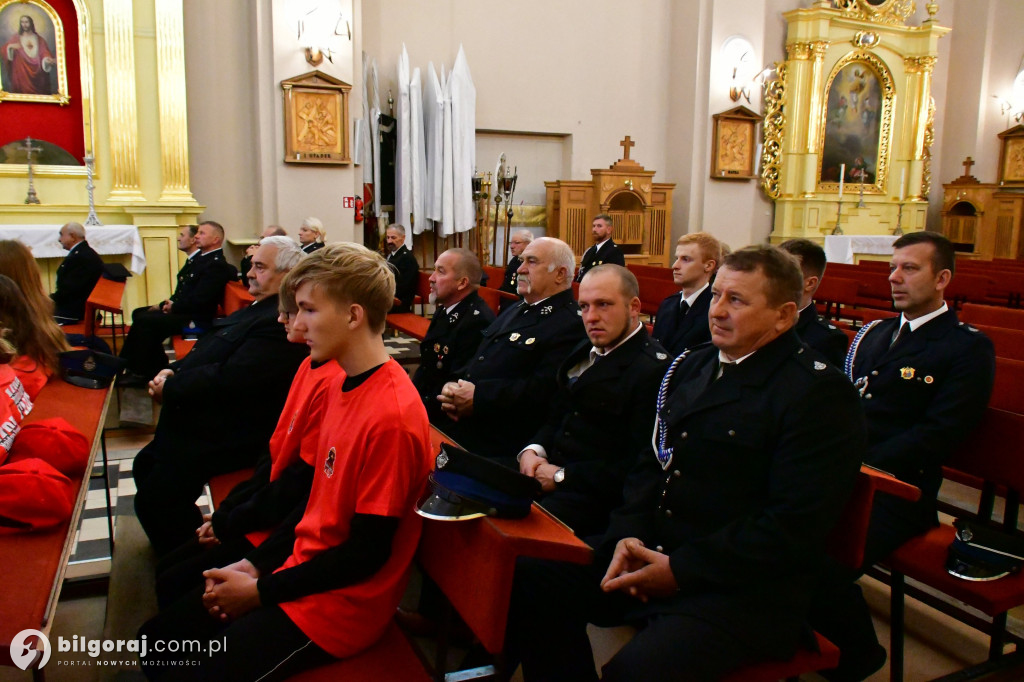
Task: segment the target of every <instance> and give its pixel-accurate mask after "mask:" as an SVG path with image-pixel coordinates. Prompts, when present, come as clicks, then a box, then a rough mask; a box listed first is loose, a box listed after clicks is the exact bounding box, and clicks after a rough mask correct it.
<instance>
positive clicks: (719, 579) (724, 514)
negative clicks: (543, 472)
mask: <svg viewBox="0 0 1024 682" xmlns="http://www.w3.org/2000/svg"><path fill="white" fill-rule="evenodd" d="M801 282H802V278H801V276H800V271H799V269H798V268H797V267H796V264H795V263H794V262H793V260H792V259H791V258H790V257H789V256H787V255H786V254H784V253H782V252H781V251H779V250H778V249H774V248H765V247H749V248H746V249H742V250H740V251H737V252H736V253H733V254H731V255H729V256H727V257H726V258H725V260H724V264H723V266H722V268H721V269H720V270H719V272H718V275H717V278H716V279H715V282H714V283H713V284H712V292H713V293H712V303H711V309H710V321H711V340H712V344H713V345H704V346H700V347H698V348H695V349H691V350H690V352H689V353H684V354H683V355H681V356H679V357H678V358H676V360H675V361H674V362H673V363H672V365H671V366H670V368H669V370H668V372H667V373H666V375H665V378H664V380H663V382H662V386H661V389H660V391H659V396H658V402H657V417H656V420H655V431H654V438H653V441H654V449H653V450H648V451H647V452H646V453H645V454H644V455H643V456H642V457H641V459H640V460H639V461H638V463H637V465H636V467H634V469H633V471H632V472H630V477H629V479H628V482H627V486H626V489H625V492H624V499H625V503H624V505H623V506H622V507H620V508H619V509H617V510H616V511H615V512H614V513H613V514H612V518H611V522H610V524H609V528H608V531H607V533H605V535H604V536H603V537H601V538H596V539H594V540H593V541H592V542H591V544H592V545H593V546H594V547H595V548H596V554H595V562H594V564H593V565H592V566H589V567H583V566H576V565H568V564H560V563H557V562H549V561H536V560H534V561H525V560H524V561H523V562H522V563H521V564H520V566H519V570H517V575H516V583H515V588H514V593H513V597H512V606H511V615H510V619H511V621H510V624H509V638H510V641H509V649H510V653H512V654H513V655H518V656H519V657H520V658H521V660H522V662H523V677H524V679H525V680H527V681H528V682H529V681H532V680H596V679H597V674H596V672H595V670H594V659H593V656H592V654H591V651H590V644H589V640H588V639H587V634H586V624H587V623H588V622H595V623H599V624H603V625H609V624H614V623H621V622H624V621H630V622H634V623H637V624H639V626H640V627H641V631H640V632H639V633H638V634H637V636H636V637H635V638H634V639H633V640H632V641H631V642H629V643H628V644H626V646H625V647H623V649H622V650H621V651H620V652H619V653H618V654H616V655H615V657H614V658H612V660H611V661H609V662H608V664H607V665H605V667H604V672H603V674H602V676H601V679H602V680H609V681H610V680H614V681H621V680H640V679H642V680H678V679H681V676H682V678H683V679H689V680H717V679H721V678H722V677H723V676H724V675H726V674H728V673H729V672H731V671H733V670H735V669H737V668H739V667H741V666H743V665H747V664H751V663H754V662H756V661H761V660H766V659H773V658H778V659H786V658H788V657H790V656H792V655H793V653H794V652H795V651H796V649H797V648H798V646H800V643H801V639H802V636H803V635H804V633H805V632H806V629H805V625H804V618H805V616H806V610H807V605H808V601H809V598H810V592H811V589H812V587H813V584H814V581H815V578H816V576H817V571H818V568H819V565H820V563H821V561H822V558H823V557H824V555H825V545H826V537H827V536H828V534H829V532H830V531H831V529H832V526H833V525H834V524H835V523H836V521H837V520H838V518H839V514H840V512H841V510H842V508H843V505H844V503H845V501H846V498H847V497H848V495H849V493H850V491H851V490H852V489H853V483H854V481H855V478H856V475H857V469H858V467H859V464H860V454H861V452H862V449H863V446H864V439H865V433H864V418H863V415H862V413H861V410H860V406H859V405H858V400H857V393H856V391H855V390H854V389H853V387H852V386H851V385H850V383H849V381H848V380H846V378H845V377H843V375H842V373H841V372H839V371H838V370H836V369H835V368H834V367H832V366H830V365H829V364H828V363H826V362H825V361H824V359H823V358H822V357H821V356H820V355H818V354H817V353H815V352H814V351H810V350H808V349H807V348H805V347H804V346H803V344H801V343H800V339H799V338H798V337H797V335H796V332H795V331H793V325H794V324H795V323H796V317H797V314H796V313H797V309H796V304H797V301H798V300H799V299H800V289H801ZM821 405H828V407H829V409H828V410H821V409H819V407H820V406H821Z"/></svg>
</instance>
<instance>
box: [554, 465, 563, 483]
mask: <svg viewBox="0 0 1024 682" xmlns="http://www.w3.org/2000/svg"><path fill="white" fill-rule="evenodd" d="M551 478H552V479H553V480H554V481H555V484H556V485H557V484H559V483H561V482H562V481H564V480H565V467H562V468H561V469H559V470H558V471H556V472H555V475H554V476H552V477H551Z"/></svg>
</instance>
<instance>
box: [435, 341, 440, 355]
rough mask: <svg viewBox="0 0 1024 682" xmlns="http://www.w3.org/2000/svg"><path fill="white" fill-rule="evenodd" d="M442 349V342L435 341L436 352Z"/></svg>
mask: <svg viewBox="0 0 1024 682" xmlns="http://www.w3.org/2000/svg"><path fill="white" fill-rule="evenodd" d="M440 351H441V344H439V343H435V344H434V352H435V353H438V352H440Z"/></svg>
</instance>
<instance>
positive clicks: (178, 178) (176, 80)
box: [156, 0, 195, 202]
mask: <svg viewBox="0 0 1024 682" xmlns="http://www.w3.org/2000/svg"><path fill="white" fill-rule="evenodd" d="M156 66H157V73H158V74H159V80H158V93H159V99H160V169H161V171H162V176H163V189H162V190H161V192H160V201H170V202H181V201H187V202H192V201H195V199H194V198H193V196H192V191H191V189H190V188H189V176H188V126H187V122H188V121H187V118H186V117H187V112H186V110H185V101H186V100H185V32H184V27H183V21H182V0H156Z"/></svg>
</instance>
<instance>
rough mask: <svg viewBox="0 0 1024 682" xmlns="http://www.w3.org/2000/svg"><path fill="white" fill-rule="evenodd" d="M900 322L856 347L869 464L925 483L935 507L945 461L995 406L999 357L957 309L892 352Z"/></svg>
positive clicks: (874, 331) (879, 327) (883, 326)
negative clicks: (990, 403) (991, 399)
mask: <svg viewBox="0 0 1024 682" xmlns="http://www.w3.org/2000/svg"><path fill="white" fill-rule="evenodd" d="M899 322H900V318H899V317H893V318H890V319H886V320H882V321H881V322H879V323H878V324H876V325H874V326H873V327H872V328H871V329H870V330H869V331H868V332H867V333H866V334H864V336H863V337H862V338H861V340H860V343H859V344H857V345H856V347H852V348H851V349H850V355H851V356H852V358H851V359H852V362H853V365H852V378H853V380H854V381H855V383H856V385H857V387H858V388H859V389H860V391H861V402H862V404H863V405H864V413H865V415H866V416H867V422H868V450H867V452H866V453H865V456H864V462H865V463H867V464H870V465H872V466H875V467H878V468H879V469H882V470H884V471H888V472H889V473H891V474H893V475H895V476H896V477H897V478H899V479H901V480H903V481H906V482H907V483H911V484H913V485H916V486H918V487H919V488H921V493H922V494H921V499H922V503H923V504H927V505H929V506H930V507H931V508H934V503H935V496H936V494H937V493H938V489H939V484H940V483H941V481H942V469H941V468H942V464H943V463H944V462H945V461H946V459H947V458H948V457H949V455H950V454H951V453H952V452H953V450H954V449H955V448H956V446H957V445H959V444H960V443H961V442H963V441H964V440H966V439H967V438H968V437H969V436H970V435H971V432H972V431H973V430H974V429H975V427H976V426H977V425H978V423H979V421H980V420H981V417H982V415H983V414H984V412H985V407H986V406H987V405H988V399H989V395H990V394H991V393H992V381H993V378H994V376H995V352H994V350H993V348H992V342H991V341H989V339H988V337H986V336H985V335H984V334H982V333H981V332H979V331H978V330H976V329H974V328H973V327H970V326H969V325H967V324H965V323H962V322H959V321H958V320H957V317H956V313H954V312H953V311H952V310H949V311H947V312H945V313H943V314H942V315H939V316H938V317H936V318H935V319H933V320H930V321H929V322H927V323H926V324H925V325H924V326H922V327H920V328H918V330H917V331H915V332H914V333H912V334H910V335H909V336H906V337H905V338H901V339H900V340H899V341H898V342H897V343H896V344H895V345H894V346H892V347H891V348H890V347H889V344H890V343H891V341H892V337H893V334H894V333H895V332H896V330H897V329H898V327H899ZM848 362H849V359H848Z"/></svg>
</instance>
